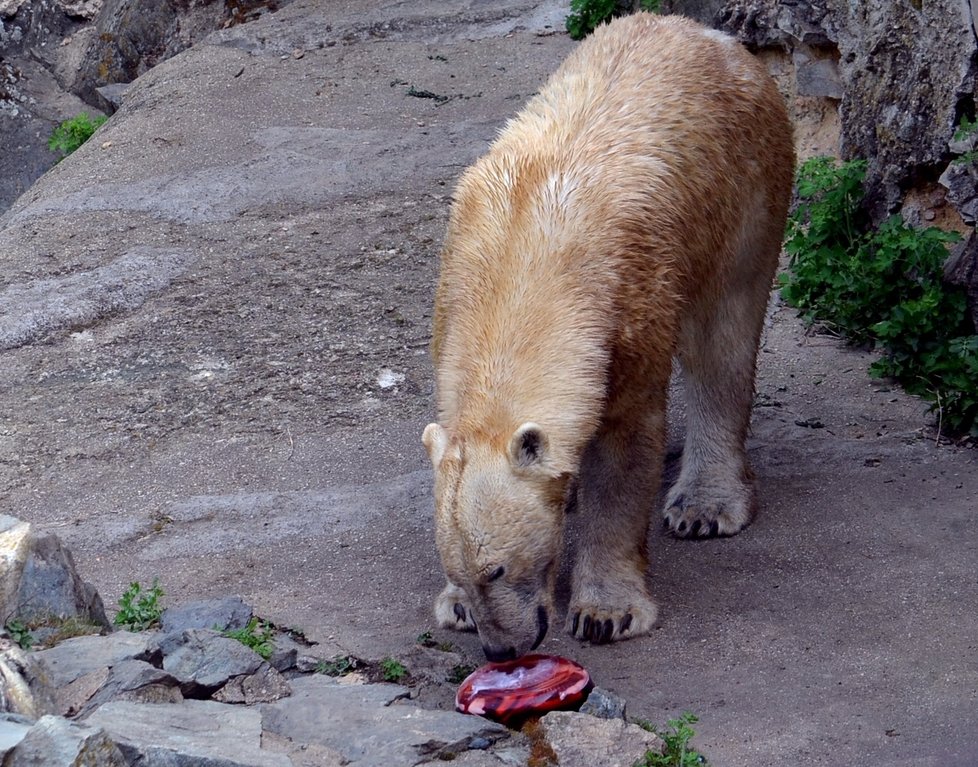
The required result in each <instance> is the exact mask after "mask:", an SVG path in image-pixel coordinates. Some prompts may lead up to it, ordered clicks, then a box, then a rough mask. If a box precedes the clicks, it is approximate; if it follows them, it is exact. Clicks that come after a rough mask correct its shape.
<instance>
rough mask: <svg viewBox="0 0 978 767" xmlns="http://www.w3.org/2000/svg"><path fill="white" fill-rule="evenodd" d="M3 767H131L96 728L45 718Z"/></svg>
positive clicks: (34, 727)
mask: <svg viewBox="0 0 978 767" xmlns="http://www.w3.org/2000/svg"><path fill="white" fill-rule="evenodd" d="M3 765H4V767H38V765H44V767H89V766H90V765H97V766H98V767H129V765H130V762H129V761H127V760H126V758H125V757H124V756H123V755H122V752H121V751H120V750H119V748H118V746H116V744H115V743H114V742H113V741H112V739H111V738H110V737H109V736H108V735H107V734H106V733H105V731H104V730H102V729H99V728H97V727H91V726H89V725H86V724H80V723H78V722H69V721H68V720H66V719H62V718H61V717H58V716H45V717H42V718H41V719H39V720H38V721H37V723H36V724H35V725H34V726H33V727H31V728H30V730H28V732H27V734H26V735H24V738H23V739H22V740H21V741H20V742H19V743H18V744H17V745H16V746H14V748H13V749H12V750H11V751H10V753H8V754H7V756H6V757H5V758H4V760H3Z"/></svg>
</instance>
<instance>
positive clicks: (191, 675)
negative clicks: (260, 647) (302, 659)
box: [158, 629, 268, 698]
mask: <svg viewBox="0 0 978 767" xmlns="http://www.w3.org/2000/svg"><path fill="white" fill-rule="evenodd" d="M158 646H159V649H160V651H161V652H162V653H163V669H164V670H165V671H167V672H169V673H170V674H172V675H173V676H174V677H176V679H177V680H178V681H179V682H180V688H181V691H182V692H183V694H184V695H185V696H186V697H188V698H200V697H207V696H209V695H210V694H211V693H213V692H216V691H217V690H218V689H219V688H221V687H223V686H224V685H226V684H227V683H228V682H229V681H230V680H231V679H232V678H234V677H240V676H250V675H251V674H254V673H256V672H258V671H260V670H261V669H262V667H263V666H265V667H268V664H267V663H266V662H265V661H264V660H262V658H261V656H260V655H258V653H256V652H255V651H254V650H252V649H250V648H248V647H245V646H244V645H243V644H241V642H239V641H238V640H236V639H231V638H229V637H225V636H222V635H221V634H220V633H218V632H217V631H211V630H209V629H189V630H187V631H181V632H178V633H173V634H167V635H165V636H163V637H162V638H161V639H160V640H159V644H158Z"/></svg>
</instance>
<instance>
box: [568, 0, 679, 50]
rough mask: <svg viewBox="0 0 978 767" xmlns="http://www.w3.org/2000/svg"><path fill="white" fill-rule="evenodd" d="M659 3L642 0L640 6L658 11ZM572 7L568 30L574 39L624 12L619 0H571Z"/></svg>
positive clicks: (655, 0)
mask: <svg viewBox="0 0 978 767" xmlns="http://www.w3.org/2000/svg"><path fill="white" fill-rule="evenodd" d="M659 3H660V0H640V3H639V7H640V8H641V9H642V10H643V11H651V12H653V13H656V12H658V10H659ZM570 7H571V14H570V15H569V16H568V17H567V31H568V32H569V33H570V36H571V39H573V40H583V39H584V38H585V37H587V36H588V35H589V34H591V33H592V32H593V31H594V30H595V29H596V28H597V27H598V26H600V25H601V24H605V23H607V22H609V21H611V20H612V19H613V18H614V17H615V16H621V15H622V13H623V11H622V9H621V8H620V4H619V2H618V0H571V4H570Z"/></svg>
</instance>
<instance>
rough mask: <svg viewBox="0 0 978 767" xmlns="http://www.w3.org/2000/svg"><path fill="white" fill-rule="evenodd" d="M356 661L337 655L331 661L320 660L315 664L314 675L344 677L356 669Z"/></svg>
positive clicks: (346, 656) (347, 656)
mask: <svg viewBox="0 0 978 767" xmlns="http://www.w3.org/2000/svg"><path fill="white" fill-rule="evenodd" d="M357 665H358V662H357V659H356V658H354V657H352V656H350V655H337V656H335V657H334V658H333V659H332V660H321V661H319V663H317V664H316V673H317V674H325V675H326V676H344V675H346V674H349V673H350V672H351V671H353V670H354V669H356V668H357Z"/></svg>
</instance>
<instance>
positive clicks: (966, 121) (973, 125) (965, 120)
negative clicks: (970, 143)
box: [954, 115, 978, 141]
mask: <svg viewBox="0 0 978 767" xmlns="http://www.w3.org/2000/svg"><path fill="white" fill-rule="evenodd" d="M975 133H978V120H972V119H970V118H969V117H968V115H962V116H961V122H959V123H958V127H957V130H955V131H954V140H955V141H964V140H965V139H966V138H969V137H971V136H973V135H974V134H975Z"/></svg>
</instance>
